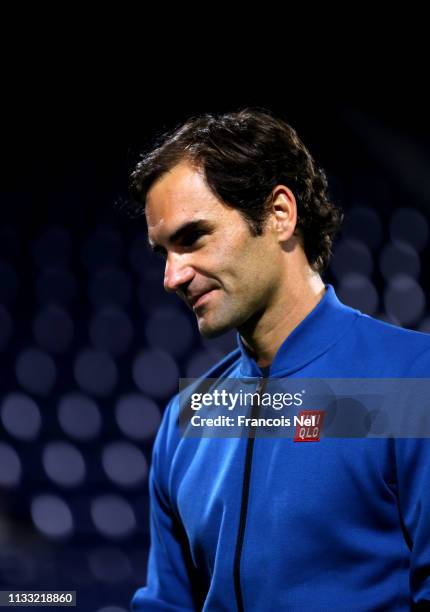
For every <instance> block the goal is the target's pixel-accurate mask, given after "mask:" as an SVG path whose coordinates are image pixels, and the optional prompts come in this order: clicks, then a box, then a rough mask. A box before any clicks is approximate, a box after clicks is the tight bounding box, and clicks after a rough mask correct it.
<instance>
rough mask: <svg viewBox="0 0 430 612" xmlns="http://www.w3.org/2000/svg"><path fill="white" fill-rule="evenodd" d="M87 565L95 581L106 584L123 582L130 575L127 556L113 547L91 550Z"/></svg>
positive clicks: (129, 564)
mask: <svg viewBox="0 0 430 612" xmlns="http://www.w3.org/2000/svg"><path fill="white" fill-rule="evenodd" d="M88 565H89V568H90V570H91V572H92V574H93V575H94V576H95V577H96V578H97V580H100V581H101V582H106V583H108V584H111V583H115V582H123V581H125V580H127V579H128V578H130V576H131V574H132V567H131V563H130V560H129V558H128V557H127V555H126V554H125V553H124V552H123V551H122V550H120V549H119V548H114V547H113V546H102V547H100V548H96V549H94V550H92V551H91V552H90V554H89V557H88ZM104 609H105V610H107V608H104Z"/></svg>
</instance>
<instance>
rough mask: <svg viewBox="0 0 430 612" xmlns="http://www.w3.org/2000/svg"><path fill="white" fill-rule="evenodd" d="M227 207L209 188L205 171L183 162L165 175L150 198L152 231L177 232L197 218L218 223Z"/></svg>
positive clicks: (147, 210) (149, 217) (153, 187)
mask: <svg viewBox="0 0 430 612" xmlns="http://www.w3.org/2000/svg"><path fill="white" fill-rule="evenodd" d="M220 208H224V206H223V205H222V204H221V202H220V200H218V199H217V198H216V196H215V195H214V194H213V193H212V192H211V191H210V189H209V188H208V187H207V185H206V183H205V181H204V177H203V176H202V174H201V172H200V171H199V170H197V169H196V168H194V167H193V166H191V165H190V164H189V163H185V162H182V163H181V164H178V165H177V166H175V167H174V168H173V169H172V170H170V171H169V172H168V173H166V174H165V175H163V176H162V177H161V178H160V179H158V181H156V183H154V185H153V186H152V187H151V189H150V190H149V191H148V194H147V198H146V206H145V214H146V220H147V224H148V231H150V232H154V233H158V232H164V231H168V232H169V233H170V232H171V231H174V229H175V228H176V227H179V226H181V225H183V224H184V223H187V222H193V221H195V220H196V219H207V220H216V219H217V218H218V217H219V215H220Z"/></svg>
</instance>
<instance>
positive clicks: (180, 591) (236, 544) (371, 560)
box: [131, 285, 430, 612]
mask: <svg viewBox="0 0 430 612" xmlns="http://www.w3.org/2000/svg"><path fill="white" fill-rule="evenodd" d="M237 341H238V349H236V350H235V351H233V352H232V353H230V354H229V355H228V356H227V357H226V358H224V359H223V360H222V361H220V362H219V363H218V364H216V365H215V366H214V367H213V368H212V369H211V370H210V371H209V372H208V373H207V374H206V375H205V376H207V377H212V378H214V377H219V376H223V377H224V376H226V375H228V376H229V377H231V378H235V377H236V378H238V377H245V378H246V377H259V378H261V377H262V375H263V374H262V371H261V369H260V368H259V367H258V366H257V364H256V362H255V361H254V360H253V359H252V358H251V357H250V356H249V354H248V353H247V352H246V350H245V348H244V346H243V344H242V341H241V339H240V336H239V334H237ZM270 376H271V377H309V378H311V377H315V378H323V377H326V378H336V377H338V378H361V377H362V378H365V377H380V378H394V377H409V378H412V377H414V378H418V377H430V337H429V336H428V335H426V334H421V333H418V332H414V331H410V330H405V329H401V328H397V327H394V326H392V325H389V324H387V323H383V322H381V321H378V320H376V319H373V318H371V317H369V316H367V315H364V314H363V313H361V312H360V311H358V310H355V309H352V308H349V307H347V306H345V305H344V304H342V303H341V302H340V301H339V300H338V298H337V296H336V294H335V291H334V289H333V287H332V286H331V285H326V292H325V294H324V297H323V299H322V300H321V301H320V302H319V304H317V306H316V307H315V308H314V309H313V310H312V312H311V313H310V314H309V315H308V316H307V317H306V318H305V319H304V320H303V321H302V322H301V323H300V324H299V325H298V326H297V327H296V328H295V329H294V331H293V332H292V333H291V334H290V335H289V336H288V337H287V338H286V340H285V341H284V343H283V344H282V345H281V347H280V348H279V350H278V352H277V354H276V355H275V357H274V360H273V362H272V364H271V366H270ZM178 409H179V408H178V395H176V396H175V397H173V398H172V400H171V401H170V402H169V404H168V407H167V409H166V411H165V413H164V416H163V420H162V424H161V427H160V429H159V432H158V434H157V438H156V441H155V444H154V448H153V455H152V465H151V471H150V483H149V484H150V499H151V518H150V521H151V549H150V554H149V561H148V577H147V586H145V587H143V588H140V589H139V590H138V591H137V592H136V593H135V595H134V597H133V600H132V603H131V608H132V610H134V611H138V610H154V611H155V610H159V611H163V612H168V611H169V610H171V611H174V610H175V611H179V610H205V611H209V610H211V611H216V612H218V611H222V610H228V611H235V610H246V611H251V610H252V611H264V612H265V611H271V610H273V611H277V612H278V611H284V610H303V611H305V610H306V611H313V610H318V611H321V610H327V611H328V610H330V611H332V610H357V611H363V612H364V611H376V610H389V611H392V610H409V609H410V606H412V607H413V606H414V605H415V604H417V603H419V602H421V605H423V602H425V601H428V602H430V440H429V439H424V438H421V439H420V438H391V439H382V438H381V439H376V438H373V439H366V438H349V439H342V438H338V439H328V438H321V440H320V441H319V442H317V443H313V444H298V443H295V442H294V441H293V439H291V438H277V439H273V438H272V439H262V438H256V439H254V440H252V442H250V440H249V439H247V438H217V439H212V438H199V439H196V438H194V439H192V438H184V437H183V436H182V435H181V432H180V430H179V429H178ZM424 605H425V604H424ZM427 605H428V606H429V608H427V607H426V608H425V609H430V603H427ZM419 609H422V608H421V607H420V608H419ZM423 609H424V608H423Z"/></svg>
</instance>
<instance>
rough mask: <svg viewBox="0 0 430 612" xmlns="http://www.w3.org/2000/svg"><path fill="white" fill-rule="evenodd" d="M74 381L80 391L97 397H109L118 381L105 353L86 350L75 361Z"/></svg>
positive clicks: (116, 373) (110, 361)
mask: <svg viewBox="0 0 430 612" xmlns="http://www.w3.org/2000/svg"><path fill="white" fill-rule="evenodd" d="M74 374H75V379H76V382H77V383H78V385H79V386H80V388H81V389H83V390H84V391H86V392H87V393H90V394H92V395H97V396H105V395H109V393H111V391H113V389H114V388H115V385H116V384H117V381H118V369H117V367H116V364H115V362H114V360H113V359H112V357H111V356H110V355H109V354H108V353H105V352H102V351H95V350H92V349H86V350H84V351H82V352H81V353H80V355H79V356H78V357H77V359H76V361H75V367H74Z"/></svg>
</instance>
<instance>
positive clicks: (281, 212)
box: [271, 185, 297, 242]
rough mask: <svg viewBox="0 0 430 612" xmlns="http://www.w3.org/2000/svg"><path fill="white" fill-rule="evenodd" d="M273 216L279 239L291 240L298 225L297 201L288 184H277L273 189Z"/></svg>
mask: <svg viewBox="0 0 430 612" xmlns="http://www.w3.org/2000/svg"><path fill="white" fill-rule="evenodd" d="M271 216H272V223H273V226H272V227H273V229H274V231H275V232H276V234H277V236H278V239H279V240H280V241H281V242H285V241H286V240H289V239H290V238H291V236H292V235H293V234H294V233H295V229H296V226H297V203H296V198H295V197H294V193H293V192H292V191H291V189H289V188H288V187H287V186H286V185H277V186H276V187H275V189H274V190H273V191H272V199H271Z"/></svg>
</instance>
